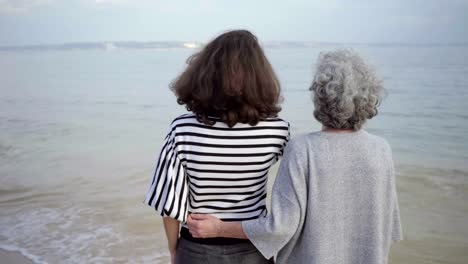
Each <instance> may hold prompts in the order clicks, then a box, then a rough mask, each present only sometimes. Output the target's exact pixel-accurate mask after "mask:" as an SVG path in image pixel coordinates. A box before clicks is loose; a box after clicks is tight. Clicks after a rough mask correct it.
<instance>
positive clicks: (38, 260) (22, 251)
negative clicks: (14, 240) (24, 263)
mask: <svg viewBox="0 0 468 264" xmlns="http://www.w3.org/2000/svg"><path fill="white" fill-rule="evenodd" d="M0 249H4V250H6V251H14V252H18V253H20V254H21V255H23V256H25V257H26V258H28V259H30V260H31V261H32V262H34V263H35V264H48V263H47V262H46V261H44V260H43V259H42V258H41V257H39V256H36V255H34V254H31V253H29V251H28V250H26V249H25V248H21V247H17V246H13V245H2V244H0Z"/></svg>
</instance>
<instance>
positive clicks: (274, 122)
mask: <svg viewBox="0 0 468 264" xmlns="http://www.w3.org/2000/svg"><path fill="white" fill-rule="evenodd" d="M255 126H268V127H271V126H272V127H282V128H284V129H287V130H289V127H290V125H289V122H288V121H286V120H284V119H282V118H279V117H269V118H267V119H264V120H260V121H259V122H258V123H257V125H255Z"/></svg>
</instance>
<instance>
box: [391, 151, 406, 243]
mask: <svg viewBox="0 0 468 264" xmlns="http://www.w3.org/2000/svg"><path fill="white" fill-rule="evenodd" d="M390 155H391V153H390ZM390 165H391V175H390V177H391V178H392V181H391V182H392V186H391V188H392V201H391V204H392V208H391V210H392V220H391V221H392V222H391V225H392V227H391V228H392V233H391V241H392V242H396V241H400V240H403V231H402V228H401V219H400V208H399V206H398V195H397V190H396V183H395V181H396V179H395V166H394V163H393V159H392V158H391V164H390Z"/></svg>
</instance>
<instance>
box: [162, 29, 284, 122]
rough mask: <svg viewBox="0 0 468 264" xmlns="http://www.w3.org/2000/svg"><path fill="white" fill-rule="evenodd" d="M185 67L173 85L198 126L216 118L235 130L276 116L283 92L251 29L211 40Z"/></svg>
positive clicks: (233, 32) (230, 32) (181, 102)
mask: <svg viewBox="0 0 468 264" xmlns="http://www.w3.org/2000/svg"><path fill="white" fill-rule="evenodd" d="M187 64H188V66H187V68H186V69H185V71H184V72H183V73H182V74H181V75H180V76H179V77H177V78H176V79H175V80H174V81H173V82H172V83H171V90H172V91H173V92H174V93H175V95H176V96H177V102H178V103H179V104H181V105H185V107H186V108H187V110H188V111H192V112H193V113H194V114H195V115H196V116H197V119H198V120H199V121H200V122H203V123H205V124H208V125H213V124H214V123H215V120H213V119H210V118H209V117H216V118H219V119H220V121H222V122H224V123H226V124H228V126H230V127H232V126H234V125H235V124H237V123H239V122H240V123H248V124H250V125H256V124H257V123H258V122H259V121H260V120H262V119H265V118H268V117H275V116H277V114H278V112H279V111H280V110H281V107H280V106H279V103H280V101H281V95H280V93H281V89H280V83H279V81H278V78H277V77H276V74H275V72H274V71H273V68H272V67H271V65H270V62H269V61H268V59H267V58H266V56H265V54H264V53H263V50H262V48H261V47H260V45H259V43H258V41H257V38H256V37H255V36H254V35H253V34H252V33H250V32H249V31H247V30H233V31H229V32H226V33H224V34H221V35H220V36H218V37H216V38H215V39H214V40H212V41H211V42H209V43H208V44H207V45H206V46H205V47H204V48H203V49H202V50H201V51H200V52H198V53H196V54H194V55H192V56H191V57H189V59H188V60H187Z"/></svg>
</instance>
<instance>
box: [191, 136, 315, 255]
mask: <svg viewBox="0 0 468 264" xmlns="http://www.w3.org/2000/svg"><path fill="white" fill-rule="evenodd" d="M306 151H307V149H305V148H304V144H303V142H302V141H299V142H296V141H291V142H290V143H289V145H288V146H287V147H286V149H285V154H284V157H283V160H282V161H281V164H280V167H279V170H278V175H277V176H276V179H275V183H274V184H273V190H272V197H271V210H270V213H269V215H268V216H266V217H259V218H257V219H253V220H247V221H243V222H241V223H240V222H223V221H221V220H219V219H217V218H216V217H214V216H211V215H196V214H193V215H191V216H189V217H188V222H187V223H188V225H189V230H190V232H191V233H192V235H193V236H196V237H203V238H208V237H235V238H248V239H249V240H250V241H251V242H252V243H253V244H254V245H255V247H256V248H257V249H258V250H259V251H260V252H261V253H262V255H263V256H264V257H265V258H267V259H269V258H271V257H273V256H274V255H275V254H277V253H278V252H279V251H280V250H281V248H283V247H284V246H285V245H286V244H287V243H288V242H289V241H290V239H291V238H292V237H293V236H294V235H295V234H296V233H297V232H298V230H300V229H301V228H302V225H303V223H304V220H305V215H306V208H307V191H308V189H307V186H308V184H307V182H306V174H308V171H307V169H308V167H307V165H306V164H307V153H306Z"/></svg>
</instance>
